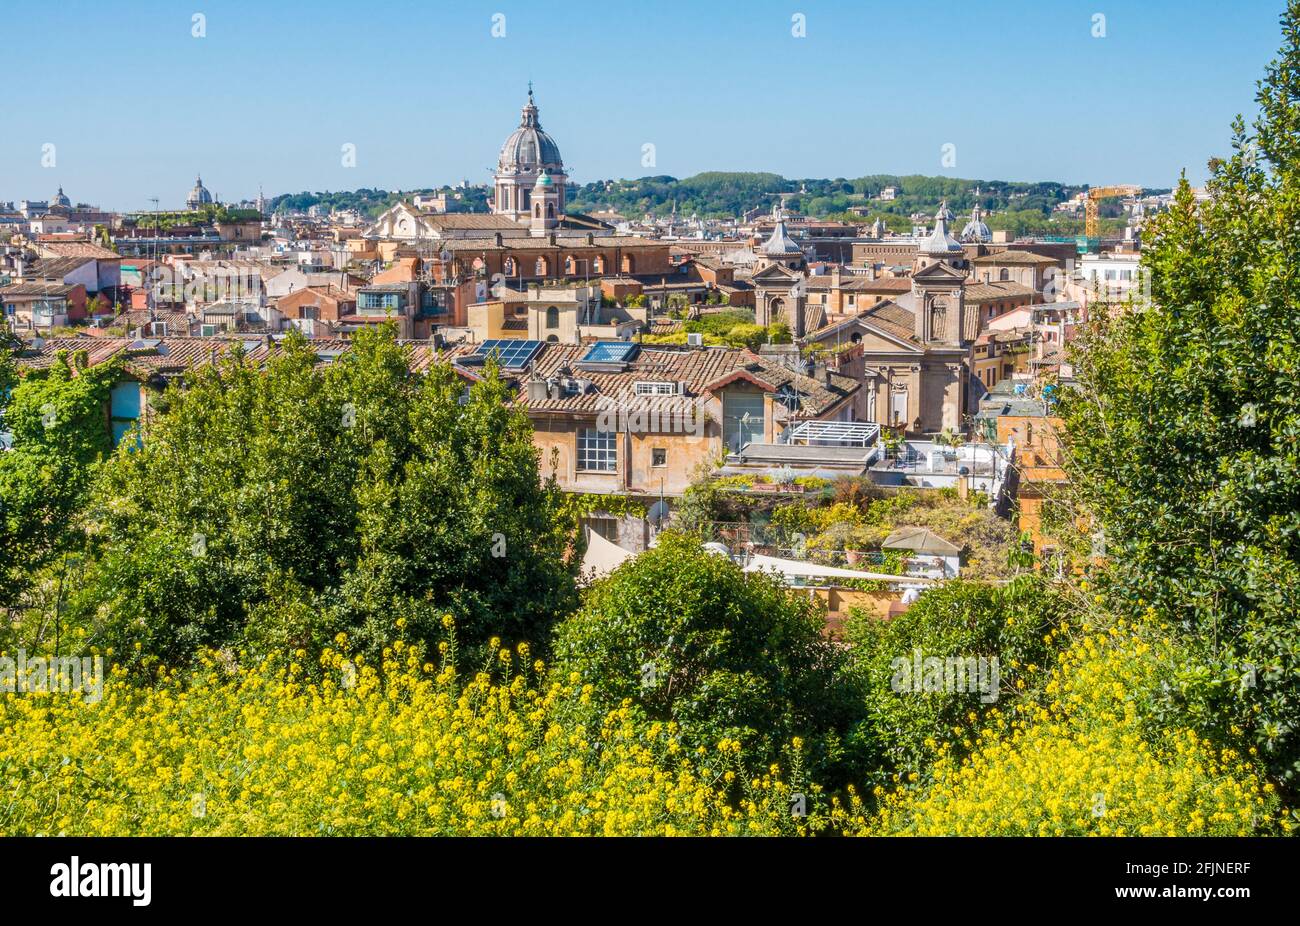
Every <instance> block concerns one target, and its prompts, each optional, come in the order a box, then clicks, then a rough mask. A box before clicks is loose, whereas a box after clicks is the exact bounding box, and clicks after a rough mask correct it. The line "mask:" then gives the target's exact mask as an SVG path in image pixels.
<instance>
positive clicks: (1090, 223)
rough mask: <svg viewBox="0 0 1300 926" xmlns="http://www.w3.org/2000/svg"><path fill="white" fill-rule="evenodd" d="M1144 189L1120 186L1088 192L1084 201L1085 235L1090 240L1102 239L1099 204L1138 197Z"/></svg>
mask: <svg viewBox="0 0 1300 926" xmlns="http://www.w3.org/2000/svg"><path fill="white" fill-rule="evenodd" d="M1141 192H1142V187H1140V186H1129V185H1126V184H1120V185H1119V186H1095V187H1093V188H1092V189H1090V190H1088V192H1087V195H1086V196H1085V197H1084V200H1083V214H1084V224H1083V233H1084V234H1085V235H1087V236H1088V237H1089V238H1097V237H1100V234H1099V229H1098V222H1097V203H1099V202H1101V201H1102V200H1103V199H1114V198H1115V197H1116V196H1137V195H1139V194H1141Z"/></svg>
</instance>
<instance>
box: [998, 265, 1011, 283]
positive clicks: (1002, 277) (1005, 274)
mask: <svg viewBox="0 0 1300 926" xmlns="http://www.w3.org/2000/svg"><path fill="white" fill-rule="evenodd" d="M998 279H999V280H1004V281H1005V280H1009V279H1011V271H1010V270H1008V269H1007V268H1006V267H1003V268H1002V272H1001V273H999V274H998Z"/></svg>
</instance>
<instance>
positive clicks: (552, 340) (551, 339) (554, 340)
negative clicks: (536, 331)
mask: <svg viewBox="0 0 1300 926" xmlns="http://www.w3.org/2000/svg"><path fill="white" fill-rule="evenodd" d="M559 342H560V339H559V338H557V337H556V336H555V335H553V334H548V335H547V336H546V343H548V344H558V343H559Z"/></svg>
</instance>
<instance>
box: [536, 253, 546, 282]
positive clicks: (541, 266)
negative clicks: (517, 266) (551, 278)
mask: <svg viewBox="0 0 1300 926" xmlns="http://www.w3.org/2000/svg"><path fill="white" fill-rule="evenodd" d="M534 269H535V272H536V273H537V275H538V276H539V277H544V276H546V258H545V257H539V258H537V266H536V267H535V268H534Z"/></svg>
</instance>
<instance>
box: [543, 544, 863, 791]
mask: <svg viewBox="0 0 1300 926" xmlns="http://www.w3.org/2000/svg"><path fill="white" fill-rule="evenodd" d="M824 626H825V618H824V616H823V615H822V614H821V613H819V612H818V611H817V610H816V608H815V607H814V606H813V605H812V604H811V603H810V602H809V601H808V599H807V598H805V597H803V596H795V595H791V594H790V592H789V591H788V590H787V589H786V588H785V587H784V586H783V585H781V584H780V583H779V582H777V581H776V580H775V579H773V578H771V577H768V576H762V575H756V574H752V573H745V572H743V571H742V570H741V569H740V567H739V566H737V565H736V564H735V563H733V562H732V561H731V560H730V559H729V558H728V557H726V556H722V555H719V554H715V553H711V552H708V551H706V550H704V549H703V547H702V545H701V542H700V540H699V539H698V538H697V537H694V536H691V535H685V534H678V533H675V532H665V533H663V534H660V535H659V542H658V545H657V546H656V547H655V548H654V549H652V550H649V551H647V552H645V553H642V554H641V555H640V556H638V557H637V558H636V559H634V560H632V561H630V562H628V563H625V564H624V565H623V566H622V567H620V568H619V569H617V570H616V571H615V572H614V573H613V574H612V575H611V576H609V577H608V578H606V579H604V580H603V581H601V582H598V583H597V584H596V585H595V586H594V587H593V588H592V589H591V590H590V591H589V593H588V594H587V596H586V599H585V600H584V602H583V606H582V608H581V609H580V610H579V611H578V612H577V613H576V614H575V615H573V616H572V617H570V618H569V619H568V620H566V621H565V622H564V623H562V624H561V625H560V626H559V628H558V630H557V634H556V643H555V658H556V661H557V662H556V667H557V670H558V672H559V675H560V677H561V678H563V677H564V676H565V675H566V674H567V673H570V672H577V673H579V674H580V675H581V677H582V680H583V681H584V682H585V683H589V684H591V685H592V686H593V688H594V690H595V697H596V701H597V703H598V704H599V705H601V706H603V707H606V708H614V707H617V706H618V705H620V704H621V703H622V702H623V700H624V699H631V701H632V702H634V703H635V704H637V705H639V706H640V707H641V708H642V709H643V710H644V711H645V712H646V715H647V716H649V717H650V718H652V719H657V720H672V721H676V722H677V723H679V724H681V726H682V728H683V735H684V740H683V744H684V745H690V746H691V747H705V748H709V749H712V748H713V747H714V746H715V745H716V743H717V741H718V740H719V739H722V738H724V737H726V738H735V739H738V740H740V741H741V742H742V743H743V744H746V746H747V748H748V749H750V750H752V754H754V755H756V756H761V757H764V759H765V760H773V759H775V758H777V757H778V756H779V755H780V754H781V753H782V751H783V749H784V748H785V747H788V745H789V743H790V742H791V741H792V739H793V738H794V737H796V736H799V737H803V738H805V740H806V742H807V746H806V747H805V752H806V753H807V754H808V755H809V757H810V761H811V764H812V767H813V768H815V769H816V770H818V771H819V773H820V777H819V778H818V780H819V781H822V782H827V781H834V780H836V779H839V780H844V778H845V777H846V772H847V768H849V767H852V766H853V764H854V763H856V762H858V761H861V759H862V755H863V754H864V753H865V752H866V751H867V750H868V745H869V744H866V743H861V742H857V741H853V740H850V739H848V738H847V737H848V734H849V733H850V731H851V730H852V729H853V722H854V720H855V715H854V711H855V710H856V709H857V707H858V705H859V704H860V699H858V698H856V697H854V695H853V693H852V689H851V686H850V685H849V683H848V681H847V680H845V679H844V678H842V677H841V675H840V668H841V666H842V655H841V651H840V650H839V648H838V647H836V646H835V645H834V644H832V643H830V642H829V641H827V640H826V638H825V637H824V636H823V632H822V631H823V629H824Z"/></svg>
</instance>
